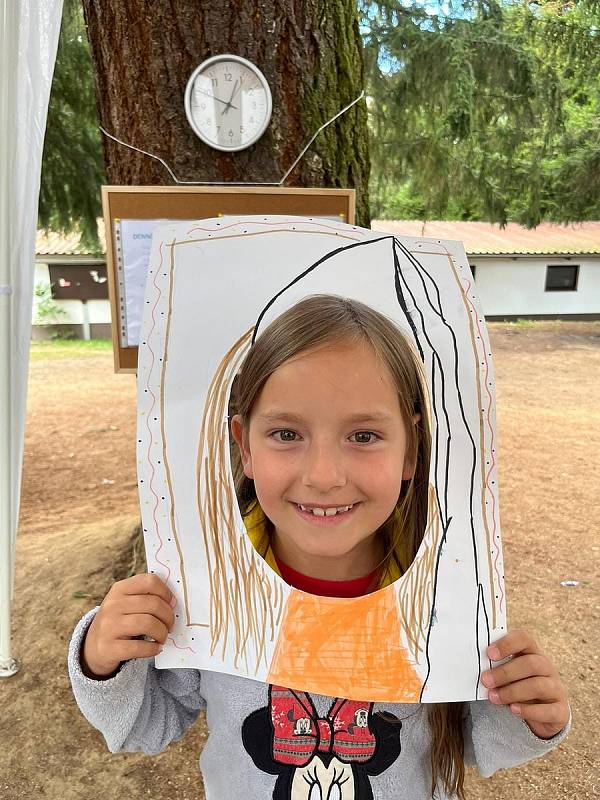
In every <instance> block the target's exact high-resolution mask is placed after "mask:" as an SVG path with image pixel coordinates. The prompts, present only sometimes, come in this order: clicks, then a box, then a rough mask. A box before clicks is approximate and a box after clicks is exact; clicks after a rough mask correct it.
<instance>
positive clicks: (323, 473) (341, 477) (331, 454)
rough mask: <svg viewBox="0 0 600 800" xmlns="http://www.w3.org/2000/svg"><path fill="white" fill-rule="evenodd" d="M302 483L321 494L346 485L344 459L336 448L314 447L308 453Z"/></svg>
mask: <svg viewBox="0 0 600 800" xmlns="http://www.w3.org/2000/svg"><path fill="white" fill-rule="evenodd" d="M302 483H303V484H304V485H305V486H309V487H311V488H313V489H316V490H317V491H319V492H327V491H329V490H330V489H333V488H335V487H339V486H345V485H346V473H345V469H344V464H343V459H342V457H341V455H340V454H339V453H337V452H336V450H335V448H330V447H324V446H322V445H321V446H313V447H311V448H309V450H308V452H307V453H306V460H305V462H304V470H303V479H302Z"/></svg>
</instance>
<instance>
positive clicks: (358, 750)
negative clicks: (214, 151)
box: [69, 608, 570, 800]
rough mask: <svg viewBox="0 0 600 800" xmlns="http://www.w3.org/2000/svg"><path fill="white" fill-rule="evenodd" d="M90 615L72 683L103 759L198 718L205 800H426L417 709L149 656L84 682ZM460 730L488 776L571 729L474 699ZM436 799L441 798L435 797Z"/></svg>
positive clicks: (73, 659) (154, 748)
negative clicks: (158, 661)
mask: <svg viewBox="0 0 600 800" xmlns="http://www.w3.org/2000/svg"><path fill="white" fill-rule="evenodd" d="M97 610H98V609H97V608H95V609H93V610H91V611H90V612H88V613H87V614H86V615H85V616H84V617H83V619H81V621H80V622H79V623H78V625H77V627H76V628H75V631H74V633H73V636H72V639H71V643H70V646H69V675H70V678H71V684H72V686H73V692H74V694H75V699H76V700H77V704H78V705H79V708H80V709H81V711H82V713H83V714H84V716H85V717H86V718H87V719H88V721H89V722H90V723H91V724H92V725H93V726H94V727H95V728H97V729H98V730H99V731H100V732H101V733H102V735H103V736H104V738H105V739H106V743H107V745H108V749H109V750H110V752H111V753H116V752H119V751H128V752H131V751H143V752H144V753H149V754H156V753H160V752H161V751H162V750H164V749H165V748H166V747H167V745H168V744H169V743H170V742H173V741H175V740H177V739H180V738H181V737H182V736H183V735H184V733H185V732H186V731H187V729H188V728H189V727H190V726H191V725H192V723H193V722H194V721H195V720H196V718H197V717H198V714H199V713H200V712H201V711H205V712H206V720H207V725H208V729H209V737H208V741H207V743H206V746H205V747H204V749H203V751H202V754H201V756H200V769H201V772H202V775H203V777H204V786H205V792H206V798H207V800H247V799H248V798H252V799H253V800H270V799H271V798H273V800H401V799H403V798H405V799H406V800H430V798H431V789H430V784H431V771H430V765H429V760H430V749H431V736H430V732H429V725H428V721H427V712H426V707H425V706H423V705H418V704H417V705H414V704H401V703H369V702H364V703H360V702H356V701H346V700H340V699H338V698H333V697H325V696H323V695H314V694H311V695H308V694H306V693H303V692H294V691H291V690H289V689H286V688H285V687H275V686H268V685H266V684H264V683H260V682H258V681H253V680H249V679H247V678H239V677H235V676H232V675H227V674H224V673H223V674H222V673H218V672H210V671H208V670H196V669H161V670H159V669H156V668H155V666H154V659H153V658H147V659H134V660H132V661H128V662H126V663H125V664H123V665H122V667H121V669H120V670H119V672H118V673H117V674H116V675H115V676H114V677H113V678H111V679H109V680H106V681H95V680H91V679H90V678H87V677H86V676H85V675H84V674H83V672H82V671H81V666H80V661H79V653H80V649H81V644H82V641H83V638H84V635H85V632H86V630H87V628H88V627H89V625H90V623H91V621H92V619H93V617H94V614H95V613H96V612H97ZM381 712H384V713H381ZM464 726H465V763H466V764H467V765H469V766H475V767H476V768H477V769H478V770H479V772H480V774H481V775H483V776H485V777H489V776H490V775H492V774H493V773H494V772H495V771H496V770H497V769H500V768H503V767H512V766H515V765H516V764H521V763H523V762H524V761H529V760H530V759H532V758H537V757H538V756H541V755H544V753H547V752H548V751H550V750H551V749H552V748H554V747H555V746H556V745H557V744H559V743H560V742H561V741H562V740H563V739H564V737H565V736H566V735H567V733H568V730H569V727H570V722H569V725H567V727H566V728H565V729H564V730H563V731H561V732H560V733H558V734H557V735H556V736H554V737H553V738H552V739H549V740H543V739H539V738H538V737H537V736H535V735H534V734H533V733H532V732H531V731H530V729H529V728H528V727H527V725H526V724H525V723H524V722H523V721H522V720H519V719H517V718H516V717H514V716H513V715H512V714H511V713H510V711H508V710H507V709H506V708H505V707H503V706H494V705H492V704H491V703H489V702H488V701H487V700H479V701H474V702H471V703H465V723H464ZM436 798H439V800H447V798H448V795H447V794H446V793H445V791H444V790H443V788H442V787H438V790H437V792H436Z"/></svg>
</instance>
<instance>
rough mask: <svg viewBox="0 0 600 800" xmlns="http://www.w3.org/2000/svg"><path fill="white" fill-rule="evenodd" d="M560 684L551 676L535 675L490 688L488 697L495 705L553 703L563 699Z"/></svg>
mask: <svg viewBox="0 0 600 800" xmlns="http://www.w3.org/2000/svg"><path fill="white" fill-rule="evenodd" d="M561 688H562V687H561V684H560V683H559V682H557V681H556V680H554V678H551V677H544V676H541V675H536V676H535V677H533V678H526V679H525V680H521V681H516V682H514V683H510V684H508V685H507V686H502V687H499V688H497V689H490V691H489V693H488V698H489V700H490V702H491V703H494V704H496V705H505V706H506V705H509V704H510V703H531V702H542V703H554V702H557V701H558V702H560V701H562V700H564V697H563V692H562V691H561Z"/></svg>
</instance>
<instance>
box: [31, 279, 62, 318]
mask: <svg viewBox="0 0 600 800" xmlns="http://www.w3.org/2000/svg"><path fill="white" fill-rule="evenodd" d="M33 295H34V298H35V324H36V325H54V324H55V323H57V322H60V318H61V317H64V316H66V311H65V310H64V308H61V306H60V305H59V304H58V303H57V302H56V300H55V299H54V298H53V297H52V286H51V284H49V283H36V284H35V286H34V288H33Z"/></svg>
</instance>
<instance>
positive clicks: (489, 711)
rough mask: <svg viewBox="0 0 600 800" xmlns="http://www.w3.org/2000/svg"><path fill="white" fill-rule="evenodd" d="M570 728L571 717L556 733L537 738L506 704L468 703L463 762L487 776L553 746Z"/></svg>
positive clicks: (533, 756) (520, 762) (537, 756)
mask: <svg viewBox="0 0 600 800" xmlns="http://www.w3.org/2000/svg"><path fill="white" fill-rule="evenodd" d="M570 729H571V717H570V716H569V721H568V723H567V724H566V725H565V727H564V728H563V729H562V731H559V732H558V733H557V734H556V736H553V737H552V738H551V739H540V738H539V737H538V736H536V735H535V733H533V732H532V731H531V729H530V728H529V726H528V725H527V724H526V723H525V722H524V721H523V720H521V719H519V718H518V717H515V715H514V714H511V712H510V710H509V709H508V708H507V707H506V706H498V705H494V704H493V703H490V702H489V701H488V700H476V701H473V702H471V703H468V704H467V715H466V718H465V764H466V765H467V766H470V767H476V768H477V770H478V772H479V773H480V775H482V776H483V777H484V778H489V777H490V775H493V774H494V772H496V770H498V769H503V768H506V767H515V766H517V765H518V764H524V763H525V762H526V761H531V760H532V759H534V758H539V757H540V756H543V755H545V754H546V753H548V752H550V750H553V749H554V748H555V747H556V746H557V745H559V744H560V743H561V742H562V741H563V739H565V737H566V736H567V734H568V733H569V731H570Z"/></svg>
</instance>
